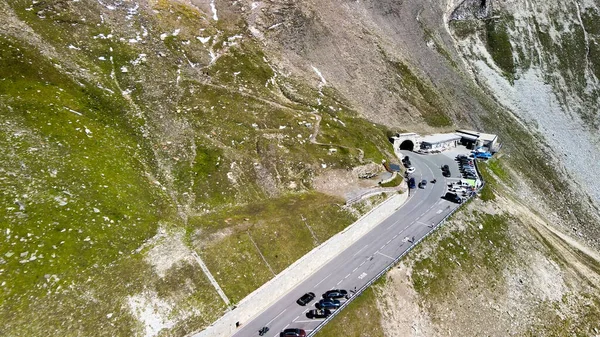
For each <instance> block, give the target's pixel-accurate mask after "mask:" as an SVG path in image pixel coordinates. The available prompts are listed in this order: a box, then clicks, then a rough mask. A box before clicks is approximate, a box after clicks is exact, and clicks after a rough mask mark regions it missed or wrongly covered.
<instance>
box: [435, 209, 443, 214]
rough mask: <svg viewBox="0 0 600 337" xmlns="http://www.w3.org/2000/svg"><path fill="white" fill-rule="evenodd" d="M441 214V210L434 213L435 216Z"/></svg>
mask: <svg viewBox="0 0 600 337" xmlns="http://www.w3.org/2000/svg"><path fill="white" fill-rule="evenodd" d="M442 212H443V210H441V209H440V210H438V211H437V212H435V214H440V213H442Z"/></svg>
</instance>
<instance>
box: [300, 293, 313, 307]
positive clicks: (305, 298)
mask: <svg viewBox="0 0 600 337" xmlns="http://www.w3.org/2000/svg"><path fill="white" fill-rule="evenodd" d="M313 299H315V293H306V294H304V295H302V297H300V298H299V299H298V300H297V301H296V303H298V304H300V305H306V304H307V303H309V302H310V301H312V300H313Z"/></svg>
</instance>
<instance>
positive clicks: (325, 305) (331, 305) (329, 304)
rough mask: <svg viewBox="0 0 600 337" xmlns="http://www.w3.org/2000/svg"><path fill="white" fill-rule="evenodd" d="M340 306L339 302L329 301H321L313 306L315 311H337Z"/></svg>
mask: <svg viewBox="0 0 600 337" xmlns="http://www.w3.org/2000/svg"><path fill="white" fill-rule="evenodd" d="M340 305H341V303H340V301H338V300H331V299H322V300H320V301H319V302H317V303H316V304H315V306H316V307H317V309H337V308H339V307H340Z"/></svg>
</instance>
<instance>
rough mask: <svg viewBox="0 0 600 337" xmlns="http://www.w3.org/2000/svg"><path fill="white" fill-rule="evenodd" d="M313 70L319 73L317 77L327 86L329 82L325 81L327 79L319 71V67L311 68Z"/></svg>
mask: <svg viewBox="0 0 600 337" xmlns="http://www.w3.org/2000/svg"><path fill="white" fill-rule="evenodd" d="M311 67H312V68H313V70H314V71H315V73H317V75H319V78H320V79H321V83H322V84H323V85H327V81H325V77H323V74H321V72H320V71H319V69H317V67H315V66H311Z"/></svg>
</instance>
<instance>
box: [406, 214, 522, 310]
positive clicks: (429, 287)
mask: <svg viewBox="0 0 600 337" xmlns="http://www.w3.org/2000/svg"><path fill="white" fill-rule="evenodd" d="M473 215H474V216H475V219H476V220H474V221H469V222H468V223H467V224H466V225H467V228H466V229H464V230H456V231H453V232H450V233H443V232H438V233H435V234H434V235H433V236H432V237H431V239H429V240H436V241H437V244H436V245H437V249H436V250H435V251H434V252H433V253H432V254H431V255H429V256H427V257H422V258H419V259H417V260H416V261H415V262H414V265H413V273H412V280H413V286H414V288H415V290H416V291H417V292H418V293H419V294H420V295H422V296H424V298H425V299H432V300H436V299H442V300H443V299H444V298H446V296H448V294H449V293H450V292H451V290H452V286H453V285H452V284H453V283H452V282H453V280H457V277H458V276H459V275H461V274H462V273H463V272H466V271H468V270H471V269H472V268H475V267H476V266H482V267H484V268H485V270H486V271H487V272H491V273H493V274H495V275H496V276H498V275H501V272H502V269H503V268H504V265H505V263H506V261H507V260H506V259H507V258H508V257H510V255H511V243H510V241H509V240H508V237H507V231H508V227H509V222H510V221H511V219H510V218H509V217H508V216H507V215H489V214H480V213H474V214H473ZM479 225H482V226H483V228H481V229H480V228H479ZM417 249H418V248H417ZM417 256H418V255H417ZM490 282H495V281H493V279H490Z"/></svg>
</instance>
